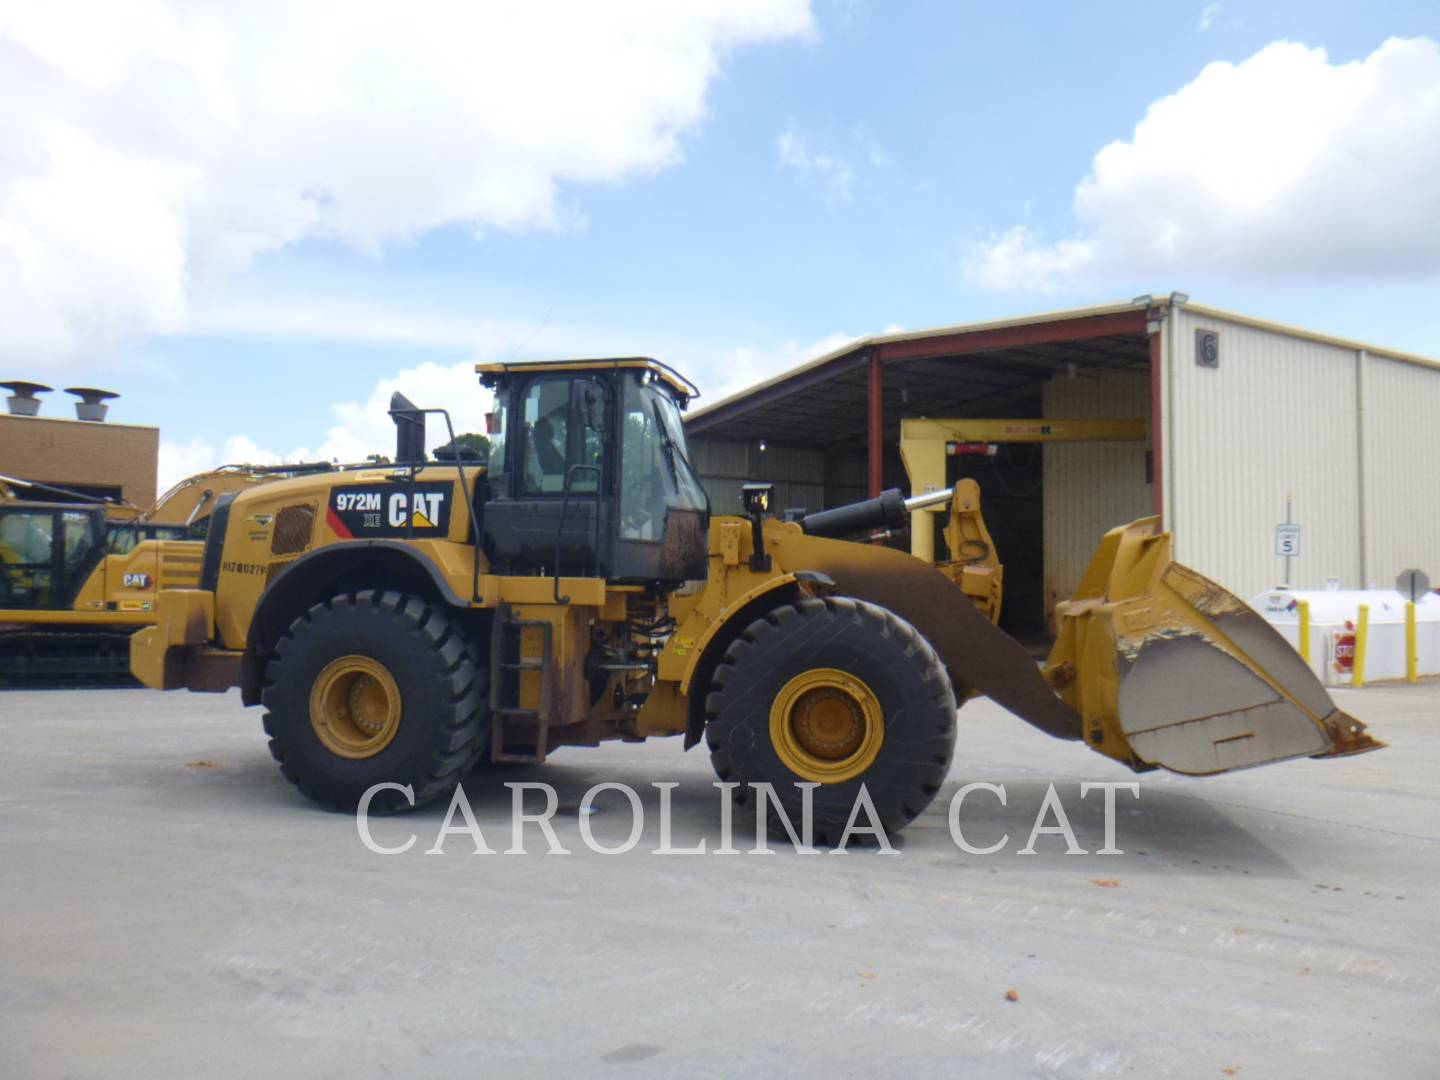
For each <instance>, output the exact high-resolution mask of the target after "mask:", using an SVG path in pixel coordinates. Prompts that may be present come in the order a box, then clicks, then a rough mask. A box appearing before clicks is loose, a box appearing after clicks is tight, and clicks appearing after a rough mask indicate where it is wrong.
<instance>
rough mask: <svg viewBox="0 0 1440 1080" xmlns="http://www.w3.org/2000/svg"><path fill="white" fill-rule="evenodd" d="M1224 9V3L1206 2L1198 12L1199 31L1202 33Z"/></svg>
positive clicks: (1212, 24)
mask: <svg viewBox="0 0 1440 1080" xmlns="http://www.w3.org/2000/svg"><path fill="white" fill-rule="evenodd" d="M1224 10H1225V5H1224V4H1218V3H1217V4H1206V5H1205V7H1204V9H1203V10H1202V11H1201V12H1200V22H1199V24H1198V25H1199V30H1200V32H1201V33H1202V34H1203V33H1205V32H1206V31H1207V30H1209V29H1210V28H1211V27H1212V26H1214V25H1215V20H1216V19H1218V18H1219V17H1220V13H1221V12H1222V11H1224Z"/></svg>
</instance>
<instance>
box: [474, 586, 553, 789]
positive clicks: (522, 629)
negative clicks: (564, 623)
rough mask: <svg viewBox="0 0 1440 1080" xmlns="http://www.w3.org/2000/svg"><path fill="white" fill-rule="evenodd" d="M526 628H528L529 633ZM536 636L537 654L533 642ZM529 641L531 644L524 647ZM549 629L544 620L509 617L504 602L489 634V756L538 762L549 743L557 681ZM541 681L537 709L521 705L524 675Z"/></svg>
mask: <svg viewBox="0 0 1440 1080" xmlns="http://www.w3.org/2000/svg"><path fill="white" fill-rule="evenodd" d="M526 631H531V633H530V634H529V635H527V634H526ZM537 638H538V643H539V654H538V655H536V650H535V643H536V641H537ZM527 645H528V646H529V648H528V650H527ZM554 669H555V652H554V638H553V630H552V628H551V625H550V624H549V623H548V622H543V621H530V620H525V619H512V618H511V617H510V607H509V605H508V604H502V605H501V606H500V608H499V609H498V610H497V611H496V613H495V624H494V631H493V633H492V634H491V636H490V760H491V761H499V762H514V763H517V764H534V765H540V764H543V763H544V761H545V756H546V752H547V750H548V747H549V740H548V737H547V736H548V732H549V720H550V712H551V709H550V702H551V690H552V687H553V686H554V682H555V678H554V676H555V670H554ZM529 673H533V674H534V675H535V677H536V679H537V680H538V682H539V694H538V698H539V701H538V707H534V708H531V707H527V706H525V705H522V704H521V698H522V690H523V689H524V687H525V685H526V678H525V676H526V675H527V674H529Z"/></svg>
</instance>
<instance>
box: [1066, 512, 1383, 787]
mask: <svg viewBox="0 0 1440 1080" xmlns="http://www.w3.org/2000/svg"><path fill="white" fill-rule="evenodd" d="M1170 550H1171V543H1170V534H1169V533H1164V532H1160V531H1159V521H1158V519H1156V518H1145V519H1142V520H1140V521H1137V522H1135V523H1133V524H1131V525H1127V526H1124V527H1123V528H1119V529H1114V530H1112V531H1111V532H1109V533H1108V534H1106V536H1105V538H1104V540H1103V541H1101V544H1100V547H1099V549H1098V550H1097V551H1096V553H1095V555H1094V556H1093V557H1092V559H1091V561H1090V566H1089V569H1088V570H1086V572H1085V576H1084V578H1083V579H1082V581H1081V583H1080V587H1079V589H1078V590H1077V591H1076V593H1075V596H1074V598H1073V599H1071V600H1069V601H1068V602H1066V603H1063V604H1060V605H1059V606H1058V607H1057V609H1056V615H1057V620H1058V623H1059V635H1058V637H1057V639H1056V643H1055V647H1054V649H1053V650H1052V652H1051V654H1050V661H1049V663H1048V664H1047V665H1046V669H1045V673H1046V677H1047V678H1048V679H1049V680H1050V683H1051V685H1052V686H1054V687H1055V688H1056V690H1057V692H1058V693H1059V694H1060V696H1061V697H1062V698H1063V699H1064V700H1065V702H1066V704H1068V705H1070V707H1071V708H1072V709H1074V710H1075V711H1076V712H1077V713H1079V715H1080V717H1081V720H1082V723H1083V729H1084V738H1085V741H1086V742H1087V743H1089V744H1090V746H1091V747H1092V748H1093V749H1095V750H1098V751H1099V752H1101V753H1103V754H1106V755H1108V756H1110V757H1113V758H1116V759H1118V760H1120V761H1124V762H1127V763H1128V764H1130V765H1131V766H1132V767H1134V768H1136V769H1145V768H1148V767H1154V766H1159V767H1161V768H1165V769H1169V770H1171V771H1173V772H1177V773H1185V774H1187V775H1191V776H1206V775H1211V774H1215V773H1223V772H1229V771H1230V770H1232V769H1244V768H1249V767H1251V766H1255V765H1264V764H1266V763H1268V762H1273V761H1284V760H1287V759H1289V758H1299V757H1331V756H1336V755H1340V754H1356V753H1361V752H1363V751H1366V750H1375V749H1379V748H1380V747H1381V746H1384V745H1385V744H1384V743H1381V742H1377V741H1376V740H1375V739H1372V738H1370V736H1368V735H1367V734H1365V725H1364V724H1362V723H1360V722H1359V721H1358V720H1355V719H1354V718H1352V717H1350V716H1347V715H1346V714H1345V713H1343V712H1341V711H1340V710H1339V709H1337V708H1336V707H1335V704H1334V702H1332V701H1331V700H1330V695H1329V694H1327V693H1326V692H1325V689H1324V687H1322V686H1321V685H1320V681H1319V680H1318V679H1317V678H1316V677H1315V675H1314V673H1313V672H1312V671H1311V670H1310V668H1309V666H1308V665H1307V664H1306V663H1305V661H1303V660H1302V659H1301V658H1300V656H1299V655H1298V654H1297V653H1296V652H1295V651H1294V650H1293V649H1292V648H1291V647H1290V645H1289V643H1288V642H1286V641H1285V639H1284V638H1282V637H1281V636H1280V635H1279V634H1278V633H1277V632H1276V631H1275V629H1274V628H1273V627H1271V626H1270V624H1269V623H1267V622H1265V620H1264V619H1262V618H1261V617H1260V615H1259V614H1257V613H1256V612H1255V611H1254V610H1253V609H1251V608H1250V607H1249V606H1248V605H1247V604H1245V603H1244V602H1243V601H1241V600H1240V599H1239V598H1238V597H1236V596H1234V595H1233V594H1231V593H1229V592H1227V591H1226V590H1225V589H1222V588H1221V587H1220V586H1219V585H1216V584H1215V583H1214V582H1213V581H1210V580H1209V579H1208V578H1205V577H1203V576H1201V575H1200V574H1197V573H1196V572H1195V571H1193V570H1191V569H1189V568H1187V567H1184V566H1181V565H1180V564H1179V563H1176V562H1174V561H1173V560H1172V559H1171V557H1170Z"/></svg>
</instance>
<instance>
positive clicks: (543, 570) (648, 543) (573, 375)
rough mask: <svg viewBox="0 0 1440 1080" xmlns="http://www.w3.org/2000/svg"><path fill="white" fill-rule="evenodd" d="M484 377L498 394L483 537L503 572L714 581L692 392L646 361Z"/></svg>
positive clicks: (500, 370) (489, 367) (496, 368)
mask: <svg viewBox="0 0 1440 1080" xmlns="http://www.w3.org/2000/svg"><path fill="white" fill-rule="evenodd" d="M477 370H478V371H479V372H480V375H481V378H482V381H483V382H484V384H485V385H486V386H487V387H489V388H491V389H492V390H494V391H495V411H494V412H493V413H492V414H491V416H490V418H489V425H488V426H489V432H490V439H491V449H490V462H489V470H488V483H487V484H486V487H487V488H488V491H487V492H486V498H485V500H484V509H483V512H482V517H483V527H482V537H481V543H482V546H483V548H484V551H485V554H486V556H487V558H488V559H489V560H490V563H491V566H492V568H493V569H494V570H495V572H497V573H505V574H562V575H574V576H585V577H598V578H603V579H605V580H607V581H611V582H617V583H624V584H641V585H676V584H679V583H680V582H683V581H687V580H694V579H698V578H703V577H705V573H706V550H707V532H706V530H707V527H708V523H709V504H708V501H707V499H706V496H705V491H704V489H703V488H702V487H701V485H700V479H699V477H698V476H697V475H696V474H695V470H694V467H693V466H692V465H691V463H690V458H689V453H688V450H687V448H686V445H685V430H684V426H683V424H682V422H681V418H680V414H681V412H682V411H683V410H684V409H685V407H686V406H687V405H688V403H689V401H690V400H691V398H693V397H695V396H696V395H697V394H698V391H697V390H696V389H695V387H694V386H693V385H692V384H691V383H689V382H688V381H686V380H685V379H684V378H682V377H681V376H679V375H678V374H676V373H675V372H674V371H672V370H671V369H669V368H668V367H666V366H665V365H663V364H660V363H659V362H657V361H654V360H648V359H641V358H637V359H622V360H579V361H566V362H562V363H553V364H533V363H532V364H524V365H509V364H481V365H479V367H478V368H477Z"/></svg>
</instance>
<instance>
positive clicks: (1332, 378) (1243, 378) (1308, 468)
mask: <svg viewBox="0 0 1440 1080" xmlns="http://www.w3.org/2000/svg"><path fill="white" fill-rule="evenodd" d="M1197 329H1207V330H1215V331H1218V333H1219V336H1220V337H1219V342H1220V363H1219V367H1218V368H1207V367H1202V366H1200V365H1199V364H1197V363H1196V362H1195V355H1196V352H1195V349H1196V346H1195V331H1196V330H1197ZM1163 333H1164V334H1165V371H1166V379H1165V383H1166V385H1165V389H1164V393H1165V395H1166V400H1165V412H1166V414H1167V416H1166V421H1165V424H1166V430H1165V432H1164V438H1165V453H1164V458H1165V471H1166V477H1165V480H1166V488H1167V490H1166V499H1165V501H1166V527H1167V528H1169V529H1171V530H1173V531H1174V533H1175V552H1176V556H1177V557H1178V558H1179V559H1180V560H1181V561H1182V562H1185V563H1187V564H1189V565H1191V566H1193V567H1194V568H1195V569H1196V570H1199V571H1200V572H1201V573H1203V574H1205V575H1207V576H1209V577H1211V578H1214V579H1215V580H1216V581H1218V582H1220V583H1221V584H1223V585H1224V586H1225V587H1226V588H1228V589H1230V590H1231V591H1233V592H1236V593H1238V594H1239V595H1240V596H1241V597H1242V598H1244V599H1249V598H1250V597H1252V596H1254V595H1255V594H1256V593H1258V592H1261V591H1262V590H1264V589H1267V588H1270V587H1272V586H1274V585H1276V584H1279V583H1280V582H1281V581H1283V575H1284V560H1283V559H1281V558H1280V557H1279V556H1277V555H1275V554H1274V552H1275V526H1276V524H1277V523H1279V522H1281V521H1284V520H1285V499H1286V495H1287V493H1290V494H1293V496H1294V520H1295V521H1296V522H1298V523H1299V524H1300V526H1301V530H1302V531H1301V554H1300V556H1299V557H1298V558H1296V559H1295V560H1294V561H1293V563H1292V584H1294V585H1296V586H1297V587H1305V588H1323V587H1324V586H1325V581H1326V578H1328V577H1337V578H1339V579H1340V583H1341V585H1342V586H1344V587H1347V588H1348V587H1355V586H1358V585H1359V584H1360V576H1361V568H1360V492H1359V488H1360V485H1359V448H1358V421H1357V403H1358V402H1357V398H1358V395H1357V363H1358V361H1357V354H1356V353H1355V351H1354V350H1352V349H1345V348H1340V347H1338V346H1335V345H1329V344H1325V343H1322V342H1318V341H1311V340H1308V339H1305V338H1300V337H1296V336H1294V335H1290V334H1285V333H1281V332H1278V331H1272V330H1266V329H1263V328H1259V327H1253V326H1245V325H1240V324H1237V323H1231V322H1228V321H1225V320H1223V319H1219V318H1212V317H1210V316H1207V315H1204V314H1202V313H1200V312H1193V311H1189V310H1187V309H1185V308H1183V307H1179V308H1176V309H1174V310H1173V311H1172V313H1171V315H1170V318H1169V319H1168V320H1167V321H1166V325H1165V327H1164V330H1163ZM1391 482H1393V478H1392V481H1391Z"/></svg>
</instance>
